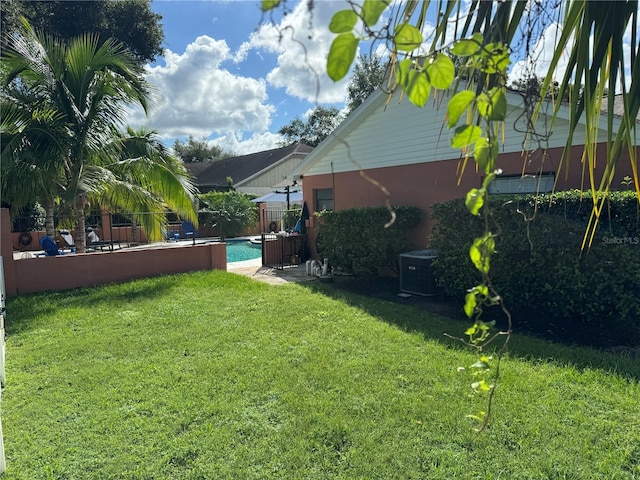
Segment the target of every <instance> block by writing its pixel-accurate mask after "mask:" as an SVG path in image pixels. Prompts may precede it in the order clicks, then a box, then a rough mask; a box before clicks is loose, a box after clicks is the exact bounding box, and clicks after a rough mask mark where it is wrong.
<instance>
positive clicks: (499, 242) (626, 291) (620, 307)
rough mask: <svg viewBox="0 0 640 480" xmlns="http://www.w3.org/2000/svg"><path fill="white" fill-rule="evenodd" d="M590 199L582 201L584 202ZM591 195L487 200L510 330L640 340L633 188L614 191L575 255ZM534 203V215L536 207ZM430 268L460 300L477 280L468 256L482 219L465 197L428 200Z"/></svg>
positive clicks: (639, 247)
mask: <svg viewBox="0 0 640 480" xmlns="http://www.w3.org/2000/svg"><path fill="white" fill-rule="evenodd" d="M585 198H586V199H585ZM589 199H590V194H589V193H581V192H576V191H570V192H561V193H557V194H555V195H554V196H553V198H550V197H549V196H548V195H543V196H540V197H538V199H537V200H536V198H535V197H534V196H496V197H493V198H492V199H491V200H490V206H491V210H492V214H491V221H492V222H494V223H495V227H492V230H493V231H494V232H499V235H498V237H497V238H496V250H497V252H498V253H497V255H496V256H494V258H493V259H492V282H493V284H494V286H495V287H496V289H497V291H498V292H499V293H500V294H501V295H502V296H503V297H504V298H505V302H506V304H507V307H508V308H509V309H510V311H511V312H512V314H514V319H515V326H516V329H520V330H527V331H530V332H535V333H538V334H541V335H544V336H551V337H552V338H555V339H562V340H568V341H575V342H580V343H585V344H590V345H613V344H615V345H621V344H632V343H637V342H638V341H640V221H639V219H638V202H637V200H636V199H635V197H634V194H633V193H631V192H628V193H627V192H614V193H613V194H612V195H611V198H610V200H609V201H608V204H609V205H608V208H607V213H606V214H605V215H604V218H602V219H601V221H600V226H599V228H598V230H597V233H596V235H595V237H594V242H593V245H592V248H591V249H590V251H589V252H588V253H584V254H582V255H581V254H580V248H581V244H582V239H583V236H584V233H585V230H586V225H587V222H588V220H589V215H590V213H591V207H590V203H591V201H590V200H589ZM536 206H537V208H538V211H537V213H536V214H535V215H534V207H536ZM433 212H434V219H435V221H436V226H435V227H434V230H433V233H432V238H431V246H432V247H433V248H435V249H437V250H438V252H439V254H438V258H437V259H436V261H435V262H434V271H435V274H436V277H437V281H438V284H439V285H440V286H441V287H442V288H443V290H444V291H445V293H446V294H447V295H448V296H451V297H455V298H463V297H464V294H465V292H466V290H467V289H468V288H470V287H473V286H474V285H477V284H478V282H479V274H477V272H476V270H475V269H474V268H473V267H472V266H471V263H470V261H469V258H468V253H469V246H470V245H471V242H472V241H473V238H474V236H476V235H478V233H479V232H481V231H482V221H483V220H482V219H481V218H480V217H473V216H471V215H469V213H468V211H467V209H466V207H465V206H464V201H463V200H454V201H451V202H447V203H444V204H438V205H434V208H433Z"/></svg>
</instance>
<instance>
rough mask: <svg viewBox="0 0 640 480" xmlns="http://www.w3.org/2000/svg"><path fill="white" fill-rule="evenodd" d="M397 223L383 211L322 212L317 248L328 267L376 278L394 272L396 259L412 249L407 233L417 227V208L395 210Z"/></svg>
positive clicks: (369, 208) (373, 208)
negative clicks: (381, 273) (390, 270)
mask: <svg viewBox="0 0 640 480" xmlns="http://www.w3.org/2000/svg"><path fill="white" fill-rule="evenodd" d="M394 211H395V214H396V220H395V222H394V223H393V225H391V226H390V227H388V228H385V224H386V223H387V222H389V220H390V218H391V215H390V212H389V210H387V209H386V208H385V207H364V208H351V209H348V210H340V211H322V212H318V213H316V216H318V217H319V226H318V237H317V240H316V246H317V249H318V254H319V255H320V257H321V258H328V259H329V263H330V265H332V266H334V267H336V268H338V269H340V270H343V271H346V272H351V273H357V274H361V275H369V276H375V275H378V274H379V273H380V272H381V271H384V270H385V269H387V268H391V269H394V270H397V264H398V256H399V254H400V253H402V252H406V251H407V250H408V249H410V248H411V245H410V243H409V241H408V237H409V233H410V231H411V230H412V229H414V228H415V227H416V226H418V224H419V223H420V217H421V211H420V209H419V208H417V207H409V206H400V207H394Z"/></svg>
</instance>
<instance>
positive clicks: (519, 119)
mask: <svg viewBox="0 0 640 480" xmlns="http://www.w3.org/2000/svg"><path fill="white" fill-rule="evenodd" d="M450 96H451V94H450V92H447V91H438V92H437V96H436V97H435V98H434V99H433V100H431V101H429V102H427V105H425V106H424V107H423V108H418V107H416V106H415V105H413V104H412V103H411V102H409V100H408V99H407V98H406V96H403V95H402V92H400V89H397V90H396V91H395V92H394V93H393V94H392V95H391V97H389V94H388V93H387V92H385V91H383V90H380V89H378V90H376V91H374V92H373V93H372V94H371V95H370V96H369V97H368V98H367V100H365V101H364V102H363V103H362V104H361V105H360V106H359V107H358V108H357V109H356V110H355V111H354V112H352V113H351V115H349V116H348V117H347V118H346V119H345V120H344V121H343V122H342V123H341V124H340V125H338V127H337V128H336V129H335V130H334V131H333V132H332V133H331V134H330V135H329V136H328V137H327V138H325V139H324V140H323V141H322V142H321V143H320V144H319V145H318V146H317V147H316V148H315V149H314V150H313V152H311V153H310V154H309V155H308V156H307V157H306V158H305V159H304V160H303V161H302V163H301V164H300V166H299V167H298V168H297V169H295V170H294V171H293V172H292V173H291V174H290V176H289V180H290V181H293V180H297V179H299V178H301V177H303V176H309V175H322V174H328V173H339V172H346V171H357V170H360V169H370V168H382V167H392V166H397V165H410V164H416V163H424V162H434V161H441V160H458V159H460V158H461V153H460V150H458V149H454V148H452V147H451V146H450V138H451V135H452V134H453V133H452V131H450V130H449V129H448V128H447V126H446V119H445V116H446V109H447V103H448V98H449V97H450ZM507 103H508V109H507V119H506V122H505V123H504V128H505V135H504V138H505V141H504V144H502V145H501V146H500V153H510V152H521V151H522V150H523V149H529V148H532V149H533V148H537V145H533V143H529V144H527V139H526V133H525V132H526V130H527V122H526V116H525V115H524V101H523V98H522V96H521V95H520V94H519V93H516V92H511V91H508V92H507ZM551 109H552V106H551V104H550V103H547V104H546V105H545V106H544V107H543V109H542V111H541V114H540V115H539V118H538V123H537V128H538V129H539V131H541V132H544V131H546V130H545V129H546V128H549V126H548V123H549V118H550V114H551V111H552V110H551ZM568 118H569V115H568V109H567V108H566V107H564V106H563V107H561V109H560V112H559V113H558V116H557V119H556V122H555V124H554V125H553V127H552V135H551V136H550V138H549V140H548V144H547V146H548V147H549V148H553V147H564V146H565V144H566V139H567V138H568V125H569V122H568ZM600 121H601V123H600V124H601V132H602V135H601V141H603V142H604V141H606V135H605V132H606V121H607V119H606V116H602V117H601V119H600ZM615 122H619V118H614V123H615ZM580 128H582V127H580ZM583 137H584V136H583ZM579 138H580V134H579V132H576V135H575V136H574V140H575V142H574V143H575V144H578V142H577V139H579Z"/></svg>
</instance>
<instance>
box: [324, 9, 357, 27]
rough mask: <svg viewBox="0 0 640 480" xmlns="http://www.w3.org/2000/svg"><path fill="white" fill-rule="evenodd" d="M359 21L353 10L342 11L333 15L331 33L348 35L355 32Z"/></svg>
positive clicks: (330, 24) (330, 25)
mask: <svg viewBox="0 0 640 480" xmlns="http://www.w3.org/2000/svg"><path fill="white" fill-rule="evenodd" d="M357 21H358V15H356V12H354V11H353V10H340V11H338V12H336V13H334V14H333V17H331V23H329V31H331V32H332V33H347V32H350V31H351V30H353V27H355V26H356V22H357Z"/></svg>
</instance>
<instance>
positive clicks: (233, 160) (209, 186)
mask: <svg viewBox="0 0 640 480" xmlns="http://www.w3.org/2000/svg"><path fill="white" fill-rule="evenodd" d="M312 150H313V147H310V146H308V145H304V144H300V143H297V144H293V145H289V146H287V147H281V148H275V149H272V150H266V151H264V152H257V153H251V154H249V155H240V156H237V157H230V158H225V159H223V160H218V161H215V162H209V163H185V166H186V167H187V170H188V171H189V173H190V174H191V175H192V176H193V177H194V178H195V183H196V185H197V186H198V188H199V189H200V191H201V192H202V193H204V192H208V191H212V190H227V189H228V187H229V185H228V183H227V178H229V177H230V178H231V179H232V180H233V186H234V187H239V186H242V184H244V183H247V182H248V181H250V180H251V179H253V178H255V177H257V176H258V175H262V174H264V173H265V172H266V171H268V170H270V169H271V168H274V167H275V166H276V165H278V164H280V163H282V162H284V161H286V160H287V159H288V158H290V157H292V156H294V155H297V156H306V155H307V154H308V153H309V152H311V151H312Z"/></svg>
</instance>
